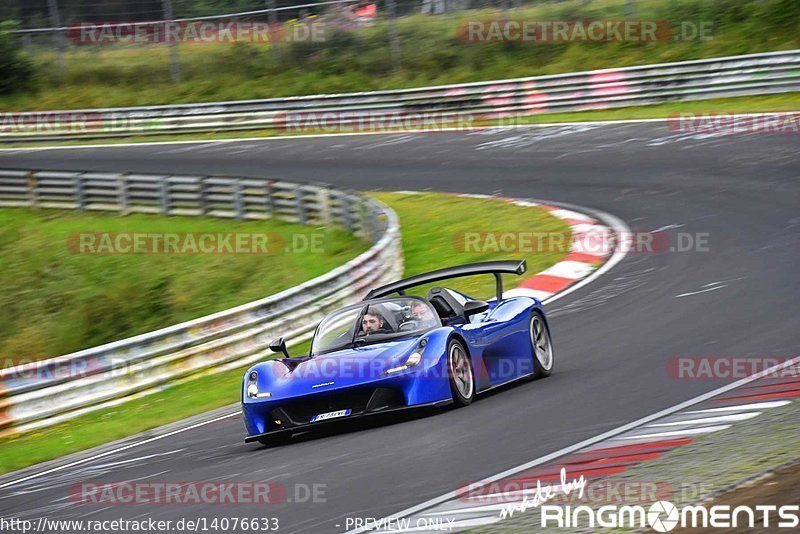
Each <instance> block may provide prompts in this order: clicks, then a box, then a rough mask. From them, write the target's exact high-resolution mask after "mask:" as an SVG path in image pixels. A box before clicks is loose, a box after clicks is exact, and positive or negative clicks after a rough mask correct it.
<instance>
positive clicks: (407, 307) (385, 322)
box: [311, 297, 441, 354]
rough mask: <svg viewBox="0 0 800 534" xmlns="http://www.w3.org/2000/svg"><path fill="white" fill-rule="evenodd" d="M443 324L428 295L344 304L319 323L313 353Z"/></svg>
mask: <svg viewBox="0 0 800 534" xmlns="http://www.w3.org/2000/svg"><path fill="white" fill-rule="evenodd" d="M437 326H441V321H440V320H439V317H438V316H437V315H436V311H435V310H434V309H433V307H432V306H431V305H430V304H429V303H428V302H427V301H426V300H424V299H420V298H414V297H395V298H388V299H381V300H380V301H377V302H372V303H369V304H361V305H355V306H350V307H348V308H343V309H341V310H338V311H335V312H333V313H331V314H330V315H328V316H327V317H326V318H325V319H324V320H323V321H322V322H321V323H320V325H319V328H318V329H317V333H316V334H315V336H314V341H313V343H312V344H311V347H312V348H311V353H312V354H321V353H324V352H330V351H332V350H338V349H342V348H345V347H348V346H350V345H352V344H353V343H355V342H370V341H377V340H383V339H387V338H392V337H396V336H404V335H408V334H414V333H416V332H421V331H424V330H428V329H430V328H434V327H437Z"/></svg>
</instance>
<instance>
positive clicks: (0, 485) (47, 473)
mask: <svg viewBox="0 0 800 534" xmlns="http://www.w3.org/2000/svg"><path fill="white" fill-rule="evenodd" d="M240 413H242V412H241V411H237V412H234V413H229V414H227V415H221V416H219V417H215V418H214V419H209V420H208V421H203V422H200V423H196V424H194V425H191V426H187V427H186V428H179V429H178V430H173V431H172V432H167V433H166V434H162V435H160V436H154V437H152V438H148V439H145V440H142V441H137V442H136V443H129V444H128V445H124V446H122V447H119V448H117V449H113V450H110V451H106V452H104V453H101V454H98V455H96V456H91V457H89V458H83V459H81V460H76V461H74V462H70V463H68V464H64V465H59V466H57V467H53V468H52V469H47V470H45V471H41V472H39V473H33V474H31V475H28V476H25V477H22V478H18V479H17V480H12V481H9V482H6V483H5V484H0V489H2V488H7V487H9V486H13V485H15V484H19V483H21V482H26V481H28V480H32V479H34V478H39V477H42V476H44V475H49V474H51V473H56V472H58V471H63V470H64V469H68V468H70V467H75V466H76V465H81V464H85V463H86V462H91V461H93V460H97V459H98V458H104V457H106V456H111V455H112V454H116V453H118V452H122V451H126V450H128V449H132V448H134V447H139V446H141V445H146V444H147V443H152V442H154V441H158V440H160V439H164V438H168V437H170V436H174V435H175V434H180V433H181V432H186V431H187V430H193V429H195V428H199V427H201V426H206V425H209V424H211V423H216V422H217V421H222V420H223V419H227V418H229V417H234V416H237V415H239V414H240Z"/></svg>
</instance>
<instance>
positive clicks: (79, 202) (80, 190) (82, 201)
mask: <svg viewBox="0 0 800 534" xmlns="http://www.w3.org/2000/svg"><path fill="white" fill-rule="evenodd" d="M73 191H74V195H75V207H76V208H77V209H78V211H86V194H85V191H84V181H83V173H79V174H78V175H77V176H76V177H75V187H74V188H73Z"/></svg>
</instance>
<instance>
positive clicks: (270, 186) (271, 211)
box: [264, 180, 275, 219]
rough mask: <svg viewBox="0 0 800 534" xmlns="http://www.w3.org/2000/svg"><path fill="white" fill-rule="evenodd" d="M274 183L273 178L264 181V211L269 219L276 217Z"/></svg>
mask: <svg viewBox="0 0 800 534" xmlns="http://www.w3.org/2000/svg"><path fill="white" fill-rule="evenodd" d="M274 183H275V182H274V181H273V180H267V181H266V182H264V211H265V213H266V215H267V218H269V219H274V218H275V198H274V197H273V192H274V190H275V186H274Z"/></svg>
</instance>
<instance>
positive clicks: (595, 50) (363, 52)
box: [0, 0, 800, 110]
mask: <svg viewBox="0 0 800 534" xmlns="http://www.w3.org/2000/svg"><path fill="white" fill-rule="evenodd" d="M629 6H630V2H628V1H627V0H593V1H592V2H586V1H585V0H568V1H563V2H557V3H556V2H548V3H542V4H541V5H538V6H533V7H528V8H524V9H520V10H511V11H509V15H508V16H509V17H510V18H514V19H524V20H540V21H541V20H562V21H564V20H568V21H571V20H631V19H634V20H659V21H667V22H670V23H671V24H672V25H673V27H676V28H680V27H681V24H682V23H684V22H686V23H690V24H694V25H695V26H699V25H700V24H709V25H710V27H711V28H712V32H711V38H710V39H707V40H706V39H685V40H683V39H681V40H677V39H669V40H665V41H657V42H631V41H627V42H625V41H619V42H618V41H608V42H566V43H565V42H553V43H547V42H536V43H530V42H528V43H519V42H493V43H486V42H484V43H473V42H465V41H463V40H462V39H460V38H459V37H458V34H457V30H458V29H459V28H460V27H461V28H463V24H464V23H465V21H467V20H494V19H498V18H500V17H501V16H502V14H501V12H499V11H497V10H480V11H475V10H472V11H460V12H456V13H454V14H452V15H449V16H436V17H432V16H423V15H413V16H407V17H402V18H401V19H399V21H398V25H397V26H398V35H399V42H400V53H401V57H400V61H401V67H400V68H399V69H397V70H395V69H394V68H393V66H394V62H393V61H392V57H391V54H390V47H389V44H388V43H389V38H388V31H387V24H386V22H385V21H379V22H378V23H376V24H375V25H374V26H372V27H369V28H364V29H361V30H358V31H348V32H343V31H339V32H330V33H329V34H328V35H326V40H325V41H323V42H316V43H314V42H297V43H283V44H282V58H283V60H282V61H281V62H276V61H275V59H274V56H273V51H272V50H271V49H270V47H269V45H266V44H261V43H255V44H253V43H243V42H241V43H227V44H191V43H190V44H181V45H180V46H179V47H178V48H179V55H180V62H181V81H180V82H179V83H171V82H170V77H169V72H170V69H169V50H168V49H167V48H166V47H164V46H158V45H154V46H143V47H130V46H123V45H120V46H97V47H89V46H86V47H78V46H76V47H73V48H72V50H71V51H70V52H69V53H68V54H67V56H66V80H65V81H64V82H63V83H59V81H58V76H59V72H60V69H59V67H58V58H57V57H56V55H55V54H54V53H52V52H44V51H41V49H34V51H33V52H32V53H31V59H32V62H33V65H34V71H35V76H34V80H33V82H32V87H31V88H29V89H24V90H22V89H21V90H18V91H17V92H16V93H14V94H10V95H6V96H2V97H0V107H2V108H3V109H6V110H37V109H38V110H42V109H67V108H96V107H107V106H130V105H152V104H166V103H171V104H177V103H193V102H209V101H221V100H235V99H249V98H269V97H278V96H290V95H300V94H315V93H336V92H344V91H365V90H376V89H394V88H402V87H414V86H420V85H429V84H441V83H460V82H469V81H479V80H492V79H502V78H513V77H522V76H533V75H537V74H554V73H562V72H574V71H583V70H589V69H599V68H609V67H623V66H629V65H643V64H652V63H660V62H668V61H682V60H687V59H700V58H708V57H716V56H726V55H735V54H747V53H754V52H768V51H775V50H788V49H793V48H798V47H800V31H798V30H799V29H800V26H799V25H800V3H798V2H797V1H796V0H713V1H710V0H652V1H648V2H636V3H635V9H636V12H635V14H633V16H632V14H631V13H630V12H629ZM44 46H46V47H49V46H50V44H49V42H47V44H45V45H44Z"/></svg>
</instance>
